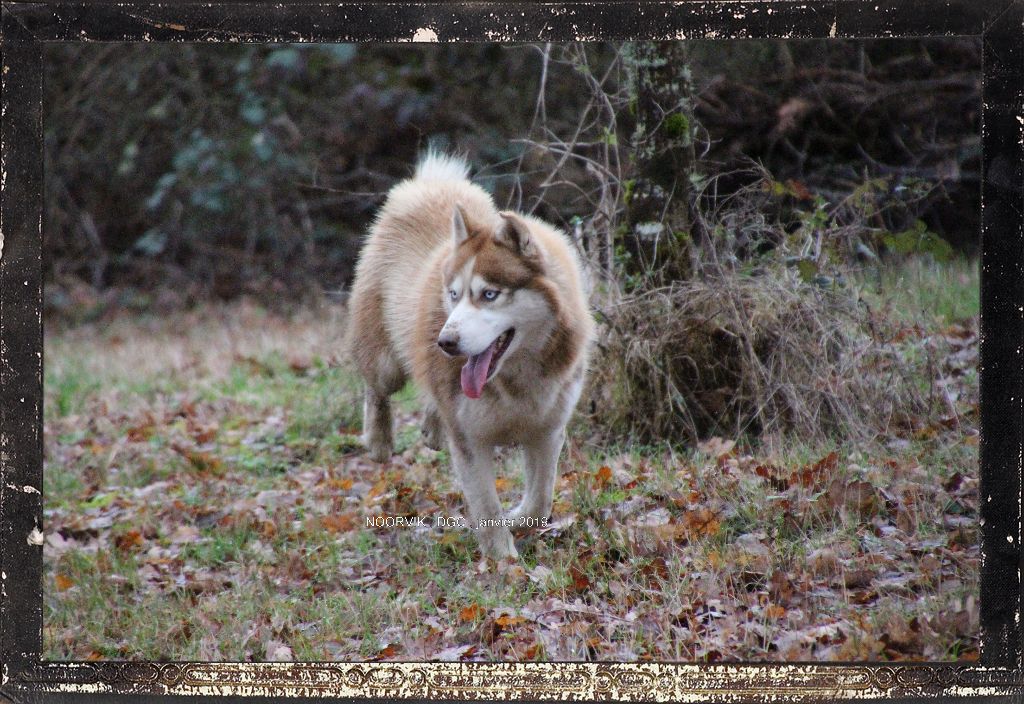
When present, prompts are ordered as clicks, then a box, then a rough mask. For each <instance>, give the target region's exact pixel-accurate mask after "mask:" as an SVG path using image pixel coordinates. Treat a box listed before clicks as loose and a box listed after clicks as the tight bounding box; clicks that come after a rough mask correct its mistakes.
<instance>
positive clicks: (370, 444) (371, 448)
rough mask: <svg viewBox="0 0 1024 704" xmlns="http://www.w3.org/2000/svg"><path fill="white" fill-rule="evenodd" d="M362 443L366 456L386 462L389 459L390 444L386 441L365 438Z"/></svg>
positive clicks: (376, 460) (375, 460)
mask: <svg viewBox="0 0 1024 704" xmlns="http://www.w3.org/2000/svg"><path fill="white" fill-rule="evenodd" d="M363 444H364V445H365V446H366V456H367V457H369V458H370V459H371V460H373V461H374V462H387V461H388V460H390V459H391V445H390V444H388V443H386V442H374V441H372V440H368V439H366V438H364V439H363Z"/></svg>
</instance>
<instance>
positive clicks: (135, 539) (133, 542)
mask: <svg viewBox="0 0 1024 704" xmlns="http://www.w3.org/2000/svg"><path fill="white" fill-rule="evenodd" d="M114 545H115V546H116V547H118V548H120V549H121V550H130V549H131V548H133V547H139V546H141V545H142V533H140V532H139V531H137V530H130V531H128V532H127V533H125V534H123V535H119V536H117V537H116V538H114Z"/></svg>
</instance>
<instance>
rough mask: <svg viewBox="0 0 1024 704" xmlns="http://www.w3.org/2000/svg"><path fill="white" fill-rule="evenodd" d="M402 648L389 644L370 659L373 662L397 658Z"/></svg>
mask: <svg viewBox="0 0 1024 704" xmlns="http://www.w3.org/2000/svg"><path fill="white" fill-rule="evenodd" d="M400 648H401V646H399V645H395V644H394V643H391V644H388V645H387V646H385V647H384V648H382V649H381V650H380V651H379V652H378V653H377V654H376V655H374V656H373V657H372V658H370V659H371V660H384V659H385V658H393V657H395V655H397V654H398V651H399V649H400Z"/></svg>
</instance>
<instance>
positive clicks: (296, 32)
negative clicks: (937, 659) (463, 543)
mask: <svg viewBox="0 0 1024 704" xmlns="http://www.w3.org/2000/svg"><path fill="white" fill-rule="evenodd" d="M2 11H3V17H2V36H0V50H2V69H0V70H2V129H0V148H2V151H0V662H2V673H0V676H2V683H0V698H6V699H9V700H11V701H15V702H20V701H82V700H86V699H87V698H89V699H91V698H97V699H99V698H104V700H122V701H140V700H142V699H143V698H147V699H148V697H149V696H152V695H172V696H174V695H177V696H191V697H196V696H203V697H208V696H219V697H221V696H222V697H231V698H237V699H239V700H241V699H249V698H267V697H273V698H284V697H288V698H308V699H311V700H312V699H323V698H329V697H341V698H348V699H379V700H383V701H389V700H399V699H401V700H417V699H419V700H423V699H443V700H470V699H472V700H476V699H521V700H598V699H600V700H623V701H679V700H686V701H697V700H700V701H756V700H768V699H785V700H798V699H800V700H827V701H832V700H836V699H864V698H920V697H939V696H943V697H953V696H957V697H959V696H987V697H1006V698H1012V699H1013V700H1016V701H1019V700H1020V698H1021V697H1024V672H1022V666H1024V661H1022V653H1024V651H1022V637H1024V626H1022V624H1021V606H1022V589H1021V587H1022V584H1021V572H1020V570H1021V567H1022V564H1021V562H1022V552H1021V549H1020V544H1021V540H1022V538H1024V532H1022V526H1021V513H1022V510H1021V506H1022V504H1021V475H1022V467H1024V0H910V1H900V0H881V1H879V2H872V1H871V0H868V1H864V0H829V1H818V0H806V1H804V2H797V1H793V0H752V1H750V2H746V1H737V0H710V1H697V0H679V1H676V2H586V3H584V2H568V3H546V2H538V3H532V2H531V3H525V2H520V3H498V2H466V3H457V2H452V3H432V2H389V3H357V2H334V3H292V4H287V5H282V4H272V3H269V2H267V3H262V2H248V3H229V2H213V3H203V4H200V3H182V4H176V5H161V4H150V3H142V2H133V1H131V0H129V1H128V2H121V3H112V2H111V3H106V2H89V3H87V2H78V3H71V2H69V3H61V2H38V3H33V2H8V1H6V0H5V1H4V2H3V4H2ZM424 29H427V30H429V32H424V31H423V30H424ZM425 34H426V35H429V36H430V37H432V38H433V37H436V40H437V41H441V42H459V41H464V42H467V41H495V42H512V41H548V40H573V39H607V40H630V39H637V38H651V39H696V38H708V37H713V38H722V39H726V38H728V39H737V38H827V37H833V38H876V37H932V36H974V37H980V38H981V40H982V45H983V65H982V72H983V107H982V148H983V168H982V211H981V213H982V216H981V224H982V252H981V285H982V291H981V338H980V339H981V341H980V360H981V362H980V366H981V377H980V378H981V381H980V384H981V406H980V414H981V415H980V422H981V444H980V494H979V496H980V507H979V514H980V517H981V530H980V535H981V541H982V546H981V547H982V554H983V559H982V566H981V575H980V585H981V594H980V605H981V616H980V625H981V654H980V660H979V662H978V663H976V664H964V663H935V664H929V663H913V664H904V663H893V664H882V663H876V664H865V663H856V664H820V663H786V664H742V663H733V664H713V665H699V664H688V663H630V664H625V663H623V664H618V663H543V664H541V663H537V664H521V663H516V664H513V663H447V662H446V663H439V662H435V663H417V662H406V663H266V664H260V663H188V662H149V663H147V662H117V661H108V662H52V661H51V662H47V661H44V660H42V659H41V653H42V626H43V623H42V621H43V608H42V563H43V555H42V544H43V539H42V529H43V502H42V493H41V491H42V487H43V482H44V478H43V457H42V454H43V450H42V448H43V443H42V421H43V416H42V413H43V411H42V403H43V375H42V371H43V363H44V361H43V355H42V350H43V336H42V306H43V299H42V265H41V262H42V248H43V244H42V241H43V234H42V212H43V130H42V126H43V125H42V120H43V106H42V100H43V89H42V77H43V45H44V44H45V43H48V42H84V41H97V42H101V41H117V42H143V41H156V42H229V41H230V42H295V41H313V42H338V41H344V42H360V41H362V42H370V41H372V42H398V41H413V40H414V38H421V37H423V36H424V35H425ZM68 70H74V68H73V67H68ZM250 700H251V699H250Z"/></svg>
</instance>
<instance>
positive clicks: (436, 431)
mask: <svg viewBox="0 0 1024 704" xmlns="http://www.w3.org/2000/svg"><path fill="white" fill-rule="evenodd" d="M420 433H422V435H423V444H424V445H426V446H427V447H429V448H430V449H431V450H443V449H444V429H443V428H442V427H441V419H440V418H438V416H437V412H432V413H431V412H428V413H427V414H426V416H425V417H424V418H423V427H422V428H420Z"/></svg>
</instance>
